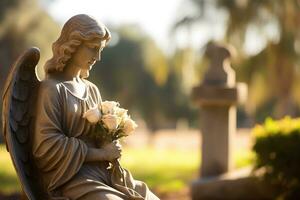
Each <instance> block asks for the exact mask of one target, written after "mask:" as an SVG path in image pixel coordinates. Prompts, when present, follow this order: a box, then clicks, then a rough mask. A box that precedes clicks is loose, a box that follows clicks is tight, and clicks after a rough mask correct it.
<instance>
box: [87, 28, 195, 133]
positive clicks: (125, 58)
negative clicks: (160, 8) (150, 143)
mask: <svg viewBox="0 0 300 200" xmlns="http://www.w3.org/2000/svg"><path fill="white" fill-rule="evenodd" d="M112 34H113V35H112V40H113V41H111V43H112V44H115V45H114V46H110V47H108V48H106V49H105V50H104V52H103V56H102V57H103V58H102V60H101V62H99V63H97V64H96V66H95V67H94V69H93V71H94V72H93V73H91V79H92V80H93V81H94V82H95V83H96V84H97V85H98V86H99V88H100V90H101V93H102V97H103V98H104V99H105V100H113V99H114V100H116V101H119V102H120V103H121V106H123V107H125V108H127V109H129V110H130V113H133V114H134V115H137V116H136V117H140V118H142V119H144V120H145V122H146V124H147V126H148V128H149V129H150V130H151V131H155V130H156V129H158V128H163V127H166V126H169V127H170V126H175V124H176V121H177V120H178V119H180V118H187V117H190V116H191V109H185V108H188V97H187V96H186V95H184V94H183V93H182V91H181V90H180V87H179V82H178V79H177V77H176V76H174V73H171V71H170V68H169V63H168V60H167V58H166V56H165V55H164V54H163V53H162V51H161V50H160V49H159V48H158V47H157V45H156V44H155V43H154V41H153V40H152V39H151V38H150V37H149V36H147V35H146V34H145V33H144V32H143V31H141V30H140V29H139V27H137V26H133V25H130V26H129V25H126V26H125V25H124V26H123V27H120V28H118V29H116V30H113V29H112ZM114 38H118V41H117V43H115V41H114Z"/></svg>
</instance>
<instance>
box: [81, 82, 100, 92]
mask: <svg viewBox="0 0 300 200" xmlns="http://www.w3.org/2000/svg"><path fill="white" fill-rule="evenodd" d="M83 81H84V83H85V84H86V85H87V86H88V87H89V88H91V89H92V90H95V91H99V89H98V87H97V86H96V85H95V84H94V83H92V82H91V81H89V80H86V79H83Z"/></svg>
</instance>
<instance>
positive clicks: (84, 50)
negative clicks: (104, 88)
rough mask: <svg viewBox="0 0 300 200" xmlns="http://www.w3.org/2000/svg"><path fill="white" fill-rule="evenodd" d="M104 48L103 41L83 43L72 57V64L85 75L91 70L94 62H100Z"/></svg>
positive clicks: (95, 40)
mask: <svg viewBox="0 0 300 200" xmlns="http://www.w3.org/2000/svg"><path fill="white" fill-rule="evenodd" d="M104 47H105V41H103V40H101V39H99V38H96V39H93V40H90V41H85V42H83V44H82V45H80V46H79V47H78V49H77V51H76V52H75V53H74V54H73V56H72V63H73V65H75V66H76V67H78V68H79V69H80V70H81V71H82V72H83V73H87V76H88V72H89V71H90V70H91V69H92V66H93V65H94V64H95V63H96V61H100V60H101V52H102V50H103V48H104Z"/></svg>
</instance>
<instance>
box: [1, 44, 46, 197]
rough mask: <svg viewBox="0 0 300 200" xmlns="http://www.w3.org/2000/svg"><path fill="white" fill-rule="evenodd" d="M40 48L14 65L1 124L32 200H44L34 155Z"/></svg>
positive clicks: (4, 92)
mask: <svg viewBox="0 0 300 200" xmlns="http://www.w3.org/2000/svg"><path fill="white" fill-rule="evenodd" d="M39 59H40V51H39V49H38V48H34V47H33V48H30V49H28V50H27V51H25V52H24V53H23V54H22V55H21V56H20V57H19V58H18V59H17V61H16V62H15V63H14V65H13V66H12V68H11V71H10V73H9V75H8V77H7V79H6V83H5V87H4V90H3V97H2V98H3V108H2V110H3V112H2V124H3V134H4V139H5V142H6V148H7V150H8V151H9V153H10V156H11V158H12V160H13V164H14V167H15V169H16V171H17V174H18V177H19V180H20V182H21V185H22V189H23V191H24V192H25V193H26V195H27V197H28V198H29V199H30V200H36V199H44V198H43V191H42V187H41V184H40V178H39V177H38V173H37V170H36V168H35V165H34V162H33V158H32V154H31V138H32V134H33V121H34V120H33V119H34V116H35V104H36V103H35V102H36V99H37V97H36V94H37V90H38V87H39V80H38V79H37V77H36V74H35V67H36V65H37V63H38V62H39Z"/></svg>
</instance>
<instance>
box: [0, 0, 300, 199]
mask: <svg viewBox="0 0 300 200" xmlns="http://www.w3.org/2000/svg"><path fill="white" fill-rule="evenodd" d="M299 4H300V3H299V1H296V0H285V1H282V0H274V1H252V0H232V1H227V0H151V1H145V0H126V1H125V0H123V1H122V0H109V1H104V0H85V1H74V0H73V1H72V0H2V1H1V2H0V83H1V86H3V84H4V81H5V78H6V77H7V74H8V72H9V69H10V66H11V65H12V63H13V62H14V61H15V59H16V58H17V57H18V55H20V53H21V52H22V51H24V50H25V49H27V48H28V47H32V46H36V47H38V48H40V50H41V60H40V62H39V64H38V70H37V71H38V75H39V77H40V78H41V79H42V78H43V77H44V72H43V65H44V63H45V62H46V60H47V59H49V58H50V57H51V55H52V52H51V44H52V43H53V41H55V40H56V38H57V37H58V36H59V32H60V30H61V27H62V25H63V24H64V23H65V22H66V21H67V20H68V19H69V18H70V17H71V16H73V15H76V14H80V13H85V14H89V15H91V16H93V17H95V18H96V19H98V20H99V21H101V22H103V23H104V24H105V25H106V26H107V27H108V28H109V29H110V31H111V32H112V40H111V42H110V44H109V46H108V47H106V48H105V49H104V51H103V55H102V60H101V62H99V63H97V64H96V66H94V68H93V70H92V72H91V76H90V80H91V81H92V82H94V83H95V84H96V85H97V86H98V87H99V89H100V91H101V95H102V98H103V99H105V100H115V101H119V102H120V103H121V106H122V107H125V108H127V109H128V110H129V112H130V114H131V115H132V117H133V118H134V119H135V120H136V121H137V123H138V124H139V128H138V130H137V132H136V133H135V134H133V135H132V136H130V137H129V138H128V139H126V141H124V146H125V147H124V152H125V153H124V156H123V159H122V163H123V165H124V166H125V167H127V168H129V169H130V170H131V171H132V173H133V174H134V176H135V178H137V179H140V180H143V181H145V182H146V183H148V185H149V186H150V188H151V189H153V190H154V192H155V193H157V194H158V196H160V197H161V198H162V199H189V191H188V188H189V184H190V183H191V181H192V180H195V179H196V178H197V177H198V175H199V168H200V166H201V163H200V155H201V154H200V149H201V148H200V145H201V135H200V131H199V130H198V129H199V118H198V117H199V116H198V114H199V108H198V107H197V106H196V105H195V104H193V102H192V100H191V91H192V88H193V87H194V86H196V85H199V84H200V83H201V81H202V79H203V76H204V73H205V70H206V69H207V65H208V60H207V58H205V57H204V51H205V47H206V45H207V44H208V43H209V42H210V41H218V42H223V43H227V44H231V45H232V46H234V47H235V48H236V50H237V53H236V55H235V56H234V57H233V58H232V68H233V69H234V70H235V71H236V77H237V81H239V82H245V83H247V85H248V99H247V102H246V103H245V105H243V106H239V107H238V113H237V116H238V119H237V125H238V133H237V136H236V143H235V144H234V163H235V167H236V168H240V167H244V166H248V165H254V155H253V152H252V151H251V146H252V143H253V141H252V140H251V136H250V132H251V129H252V128H253V127H254V126H255V125H256V124H258V123H263V122H264V121H265V119H266V118H268V117H272V118H275V119H280V118H282V117H284V116H286V115H289V116H292V117H296V116H299V114H300V93H299V91H300V70H299V69H300V68H299V66H300V65H299V64H300V63H299V54H300V28H299V27H300V26H299V25H300V5H299ZM2 141H3V139H2ZM19 191H20V186H19V184H18V182H17V178H16V175H15V172H14V170H13V166H12V164H11V162H10V159H9V154H8V153H7V152H6V151H5V145H4V144H2V145H1V146H0V199H1V198H2V197H1V195H2V194H3V195H12V196H14V195H16V193H18V192H19ZM174 197H176V198H174ZM3 198H4V197H3Z"/></svg>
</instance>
